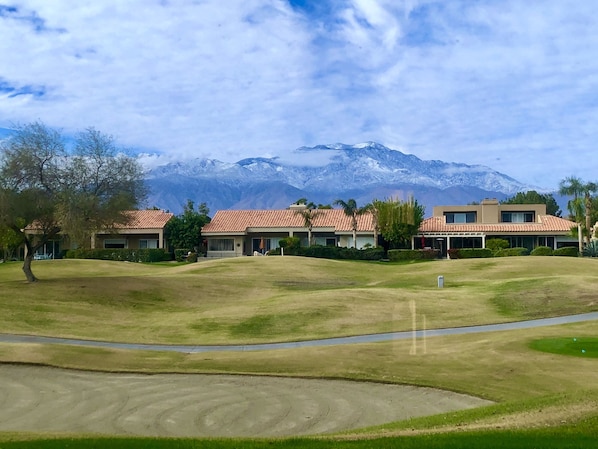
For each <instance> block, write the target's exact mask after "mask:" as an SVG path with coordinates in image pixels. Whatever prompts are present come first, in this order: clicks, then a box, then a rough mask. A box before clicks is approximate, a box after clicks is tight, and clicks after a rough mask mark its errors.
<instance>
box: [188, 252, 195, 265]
mask: <svg viewBox="0 0 598 449" xmlns="http://www.w3.org/2000/svg"><path fill="white" fill-rule="evenodd" d="M187 262H189V263H194V262H197V253H196V252H192V253H189V255H188V256H187Z"/></svg>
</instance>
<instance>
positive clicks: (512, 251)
mask: <svg viewBox="0 0 598 449" xmlns="http://www.w3.org/2000/svg"><path fill="white" fill-rule="evenodd" d="M511 256H529V249H527V248H521V247H515V248H505V249H499V250H498V251H496V252H495V253H494V257H511Z"/></svg>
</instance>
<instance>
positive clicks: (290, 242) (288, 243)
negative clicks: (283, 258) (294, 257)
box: [278, 237, 301, 251]
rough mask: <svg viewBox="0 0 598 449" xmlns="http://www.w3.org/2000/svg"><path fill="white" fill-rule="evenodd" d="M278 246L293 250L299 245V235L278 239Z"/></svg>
mask: <svg viewBox="0 0 598 449" xmlns="http://www.w3.org/2000/svg"><path fill="white" fill-rule="evenodd" d="M278 246H279V247H281V248H284V250H285V251H289V250H293V249H296V248H299V247H300V246H301V239H300V238H299V237H285V238H283V239H281V240H279V241H278Z"/></svg>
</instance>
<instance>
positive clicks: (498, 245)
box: [486, 238, 509, 252]
mask: <svg viewBox="0 0 598 449" xmlns="http://www.w3.org/2000/svg"><path fill="white" fill-rule="evenodd" d="M508 247H509V241H508V240H505V239H496V238H494V239H488V240H486V248H488V249H489V250H491V251H493V252H496V251H499V250H501V249H507V248H508Z"/></svg>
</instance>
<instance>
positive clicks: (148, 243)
mask: <svg viewBox="0 0 598 449" xmlns="http://www.w3.org/2000/svg"><path fill="white" fill-rule="evenodd" d="M157 247H158V240H156V239H141V240H139V249H147V248H157Z"/></svg>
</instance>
